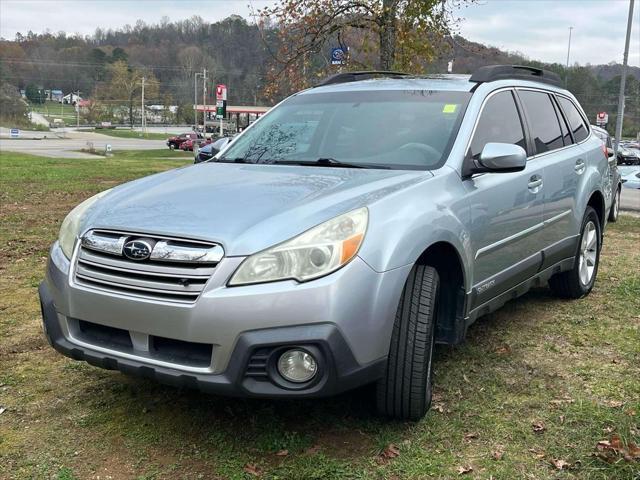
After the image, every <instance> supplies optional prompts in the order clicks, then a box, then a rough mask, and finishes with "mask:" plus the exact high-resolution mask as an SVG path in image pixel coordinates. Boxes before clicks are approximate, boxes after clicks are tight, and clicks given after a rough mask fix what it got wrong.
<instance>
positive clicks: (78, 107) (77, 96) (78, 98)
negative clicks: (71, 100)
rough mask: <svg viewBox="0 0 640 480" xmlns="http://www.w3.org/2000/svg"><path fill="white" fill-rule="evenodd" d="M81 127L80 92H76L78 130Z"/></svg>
mask: <svg viewBox="0 0 640 480" xmlns="http://www.w3.org/2000/svg"><path fill="white" fill-rule="evenodd" d="M78 127H80V90H77V91H76V128H78Z"/></svg>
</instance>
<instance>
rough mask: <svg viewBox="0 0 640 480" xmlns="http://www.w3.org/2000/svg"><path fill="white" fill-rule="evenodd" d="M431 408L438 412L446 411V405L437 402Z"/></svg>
mask: <svg viewBox="0 0 640 480" xmlns="http://www.w3.org/2000/svg"><path fill="white" fill-rule="evenodd" d="M431 409H432V410H435V411H436V412H440V413H444V407H443V406H442V404H441V403H436V404H434V405H432V406H431Z"/></svg>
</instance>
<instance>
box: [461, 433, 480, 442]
mask: <svg viewBox="0 0 640 480" xmlns="http://www.w3.org/2000/svg"><path fill="white" fill-rule="evenodd" d="M474 438H478V434H477V433H475V432H472V433H465V434H464V439H465V440H466V441H467V442H469V441H471V440H473V439H474Z"/></svg>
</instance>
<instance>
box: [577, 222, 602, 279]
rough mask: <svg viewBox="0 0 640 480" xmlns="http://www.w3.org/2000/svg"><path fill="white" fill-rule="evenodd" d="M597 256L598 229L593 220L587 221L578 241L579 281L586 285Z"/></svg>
mask: <svg viewBox="0 0 640 480" xmlns="http://www.w3.org/2000/svg"><path fill="white" fill-rule="evenodd" d="M597 257H598V230H597V229H596V225H595V224H594V223H593V221H589V222H587V224H586V225H585V226H584V231H583V233H582V241H581V242H580V266H579V267H580V268H579V274H580V282H581V283H582V285H584V286H587V285H589V284H590V283H591V280H592V279H593V274H594V272H595V269H596V259H597Z"/></svg>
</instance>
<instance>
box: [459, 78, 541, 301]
mask: <svg viewBox="0 0 640 480" xmlns="http://www.w3.org/2000/svg"><path fill="white" fill-rule="evenodd" d="M524 132H525V128H524V123H523V118H522V115H521V113H520V111H519V109H518V107H517V105H516V102H515V98H514V93H513V91H512V90H511V89H506V90H500V91H497V92H494V93H493V94H491V95H490V96H489V97H488V98H487V100H485V103H484V106H483V107H482V110H481V112H480V116H479V118H478V123H477V125H476V128H475V130H474V133H473V136H472V138H471V142H470V144H469V147H468V152H467V155H466V159H465V161H466V162H471V161H472V159H474V158H475V159H477V158H478V157H479V156H480V153H481V152H482V149H483V148H484V146H485V145H486V144H487V143H489V142H499V143H511V144H515V145H520V146H521V147H523V148H524V149H525V150H527V142H526V137H525V133H524ZM463 184H464V186H465V188H466V190H467V192H468V198H469V201H470V211H471V227H470V232H471V239H470V240H471V244H472V248H473V253H474V256H475V263H474V272H473V279H472V282H473V292H472V297H471V308H475V307H478V306H479V305H482V304H483V303H485V302H486V301H488V300H490V299H491V298H493V297H495V296H496V295H498V294H500V293H502V292H504V291H506V290H508V289H509V288H511V287H513V286H515V285H517V284H518V283H520V282H522V281H524V280H526V279H527V278H529V277H530V276H532V275H534V274H535V273H536V272H537V270H538V267H539V266H540V261H541V254H540V241H541V240H540V235H541V230H542V212H543V193H542V192H543V168H542V166H541V165H540V164H539V163H537V162H528V163H527V166H526V168H525V170H523V171H521V172H513V173H483V174H475V175H472V176H471V177H470V178H467V179H465V180H464V181H463Z"/></svg>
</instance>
